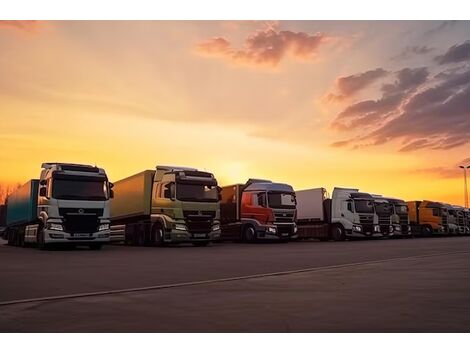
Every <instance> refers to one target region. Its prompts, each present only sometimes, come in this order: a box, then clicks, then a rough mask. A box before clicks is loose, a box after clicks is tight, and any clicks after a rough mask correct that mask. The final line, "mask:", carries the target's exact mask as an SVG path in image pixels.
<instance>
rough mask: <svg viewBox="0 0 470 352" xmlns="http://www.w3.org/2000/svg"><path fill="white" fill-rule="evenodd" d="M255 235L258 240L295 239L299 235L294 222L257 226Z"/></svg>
mask: <svg viewBox="0 0 470 352" xmlns="http://www.w3.org/2000/svg"><path fill="white" fill-rule="evenodd" d="M256 237H257V238H258V239H260V240H289V239H297V238H298V237H299V235H298V233H297V225H296V224H272V225H266V226H260V227H258V228H257V230H256Z"/></svg>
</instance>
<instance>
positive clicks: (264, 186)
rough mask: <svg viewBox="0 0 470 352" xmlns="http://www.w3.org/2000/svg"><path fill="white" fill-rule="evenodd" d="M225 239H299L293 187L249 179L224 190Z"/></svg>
mask: <svg viewBox="0 0 470 352" xmlns="http://www.w3.org/2000/svg"><path fill="white" fill-rule="evenodd" d="M220 194H221V200H220V217H221V218H220V220H221V228H222V237H221V239H222V240H234V241H242V242H256V241H273V240H274V241H280V242H287V241H289V240H291V239H296V237H297V225H296V222H295V221H296V200H295V192H294V189H293V188H292V186H290V185H288V184H285V183H276V182H272V181H270V180H262V179H253V178H251V179H249V180H248V181H247V182H246V183H245V184H234V185H228V186H224V187H222V189H221V192H220Z"/></svg>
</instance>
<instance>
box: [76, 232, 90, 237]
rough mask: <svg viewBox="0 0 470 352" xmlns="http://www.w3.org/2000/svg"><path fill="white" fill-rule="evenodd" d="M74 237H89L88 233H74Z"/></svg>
mask: <svg viewBox="0 0 470 352" xmlns="http://www.w3.org/2000/svg"><path fill="white" fill-rule="evenodd" d="M73 236H74V237H90V234H89V233H76V234H74V235H73Z"/></svg>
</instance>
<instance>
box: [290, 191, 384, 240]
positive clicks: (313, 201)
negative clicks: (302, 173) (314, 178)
mask: <svg viewBox="0 0 470 352" xmlns="http://www.w3.org/2000/svg"><path fill="white" fill-rule="evenodd" d="M296 197H297V225H298V227H299V230H298V232H299V238H317V239H320V240H322V241H326V240H330V239H331V240H335V241H344V240H345V239H347V238H376V237H382V233H381V231H380V226H379V224H378V216H377V214H376V212H375V203H374V198H373V197H372V195H370V194H369V193H364V192H359V190H358V189H356V188H339V187H336V188H334V189H333V193H332V197H331V198H329V197H328V193H327V192H326V189H325V188H313V189H306V190H301V191H296Z"/></svg>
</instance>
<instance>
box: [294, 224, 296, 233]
mask: <svg viewBox="0 0 470 352" xmlns="http://www.w3.org/2000/svg"><path fill="white" fill-rule="evenodd" d="M294 233H297V225H295V224H294Z"/></svg>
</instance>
